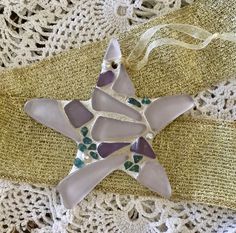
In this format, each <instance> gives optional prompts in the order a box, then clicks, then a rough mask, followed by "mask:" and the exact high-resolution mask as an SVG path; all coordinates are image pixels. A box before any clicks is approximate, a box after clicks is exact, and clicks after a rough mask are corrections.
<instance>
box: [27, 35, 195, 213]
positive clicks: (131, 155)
mask: <svg viewBox="0 0 236 233" xmlns="http://www.w3.org/2000/svg"><path fill="white" fill-rule="evenodd" d="M121 56H122V55H121V51H120V46H119V43H118V41H117V40H116V39H112V40H111V41H110V44H109V46H108V48H107V51H106V53H105V56H104V59H103V64H102V70H101V73H100V75H99V77H98V81H97V85H96V87H95V88H94V91H93V94H92V97H91V99H89V100H88V101H81V100H78V99H74V100H70V101H62V100H53V99H44V98H42V99H32V100H29V101H28V102H27V103H26V104H25V112H26V113H27V114H28V115H29V116H31V117H32V118H33V119H35V120H36V121H38V122H39V123H42V124H44V125H46V126H48V127H50V128H52V129H54V130H55V131H57V132H60V133H62V134H64V135H65V136H67V137H69V138H71V139H72V140H74V141H75V142H76V143H77V147H78V152H77V155H76V158H75V160H74V164H73V168H72V170H71V172H70V174H69V175H68V176H66V177H65V178H64V179H63V180H62V181H61V182H60V183H59V184H58V186H57V189H58V191H59V193H60V195H61V197H62V200H63V203H64V205H65V207H66V208H73V206H75V205H76V204H77V203H79V202H80V201H81V200H83V198H84V197H85V196H86V195H87V194H88V193H89V192H90V191H91V190H92V189H93V188H94V187H95V186H96V185H97V184H98V183H99V182H101V181H102V180H103V179H104V178H105V177H106V176H107V175H109V174H110V173H111V172H113V171H114V170H117V169H120V170H123V171H125V172H126V173H127V174H129V175H130V176H132V177H134V178H135V179H136V180H137V181H138V182H140V183H141V184H142V185H144V186H146V187H147V188H149V189H150V190H152V191H154V192H157V193H158V194H160V195H161V196H163V197H166V198H169V197H170V196H171V186H170V183H169V180H168V177H167V174H166V172H165V169H164V168H163V167H162V166H161V165H160V163H159V162H158V160H157V158H156V154H155V152H154V151H153V149H152V146H151V144H152V141H153V139H154V137H155V135H156V134H157V133H159V132H160V131H161V130H162V129H163V128H164V127H166V126H167V125H168V124H169V123H170V122H172V121H173V120H174V119H176V118H177V117H178V116H180V115H181V114H183V113H184V112H186V111H187V110H189V109H191V108H192V107H193V105H194V102H193V99H192V98H191V97H190V96H188V95H175V96H166V97H160V98H156V99H149V98H147V97H144V98H138V97H136V96H135V88H134V85H133V83H132V82H131V80H130V79H129V76H128V74H127V72H126V69H125V66H124V65H123V64H122V63H121ZM121 185H122V184H121Z"/></svg>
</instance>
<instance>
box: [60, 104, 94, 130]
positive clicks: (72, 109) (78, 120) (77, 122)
mask: <svg viewBox="0 0 236 233" xmlns="http://www.w3.org/2000/svg"><path fill="white" fill-rule="evenodd" d="M64 110H65V113H66V115H67V117H68V118H69V120H70V123H71V124H72V125H73V126H74V127H75V128H79V127H81V126H82V125H84V124H85V123H87V122H88V121H90V120H91V119H92V118H93V114H92V113H91V112H90V111H89V110H88V109H87V108H86V107H85V106H84V105H83V104H82V103H81V102H80V101H79V100H72V101H71V102H70V103H68V104H67V105H66V106H65V108H64Z"/></svg>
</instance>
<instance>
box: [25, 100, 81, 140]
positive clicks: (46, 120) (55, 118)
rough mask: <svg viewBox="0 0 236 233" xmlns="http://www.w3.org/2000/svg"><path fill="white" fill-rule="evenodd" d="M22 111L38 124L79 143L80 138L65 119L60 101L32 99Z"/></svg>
mask: <svg viewBox="0 0 236 233" xmlns="http://www.w3.org/2000/svg"><path fill="white" fill-rule="evenodd" d="M24 110H25V112H26V113H27V114H28V115H29V116H31V117H32V118H33V119H35V120H36V121H38V122H39V123H41V124H43V125H46V126H48V127H50V128H52V129H54V130H56V131H57V132H60V133H62V134H64V135H65V136H67V137H69V138H71V139H73V140H75V141H77V142H78V141H80V137H79V135H78V133H77V132H76V130H75V128H74V127H73V126H72V125H71V124H70V122H69V120H68V119H67V117H66V114H65V112H64V110H63V107H62V105H61V103H60V101H57V100H52V99H44V98H42V99H32V100H29V101H28V102H26V104H25V107H24Z"/></svg>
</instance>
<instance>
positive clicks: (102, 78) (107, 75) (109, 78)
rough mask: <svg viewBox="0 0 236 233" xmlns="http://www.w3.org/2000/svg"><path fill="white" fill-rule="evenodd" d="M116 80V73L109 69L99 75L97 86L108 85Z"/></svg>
mask: <svg viewBox="0 0 236 233" xmlns="http://www.w3.org/2000/svg"><path fill="white" fill-rule="evenodd" d="M114 80H115V74H114V73H113V72H112V71H111V70H108V71H106V72H104V73H101V74H100V75H99V77H98V82H97V86H98V87H103V86H106V85H108V84H110V83H112V82H113V81H114Z"/></svg>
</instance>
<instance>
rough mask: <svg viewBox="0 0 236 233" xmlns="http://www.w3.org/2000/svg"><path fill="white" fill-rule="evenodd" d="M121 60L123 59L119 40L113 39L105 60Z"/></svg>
mask: <svg viewBox="0 0 236 233" xmlns="http://www.w3.org/2000/svg"><path fill="white" fill-rule="evenodd" d="M119 58H121V51H120V45H119V42H118V41H117V39H111V40H110V43H109V45H108V48H107V50H106V53H105V56H104V60H107V61H111V60H117V59H119Z"/></svg>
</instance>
